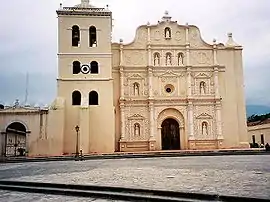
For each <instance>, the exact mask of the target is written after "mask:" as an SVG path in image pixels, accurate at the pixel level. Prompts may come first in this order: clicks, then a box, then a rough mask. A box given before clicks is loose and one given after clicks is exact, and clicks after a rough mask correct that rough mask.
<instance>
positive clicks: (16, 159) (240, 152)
mask: <svg viewBox="0 0 270 202" xmlns="http://www.w3.org/2000/svg"><path fill="white" fill-rule="evenodd" d="M230 155H270V152H266V151H265V150H217V151H184V152H152V153H150V152H148V153H147V152H146V153H118V154H92V155H84V156H83V157H79V158H76V157H74V156H55V157H2V158H0V163H26V162H46V161H71V160H99V159H125V158H134V159H135V158H159V157H189V156H190V157H195V156H230Z"/></svg>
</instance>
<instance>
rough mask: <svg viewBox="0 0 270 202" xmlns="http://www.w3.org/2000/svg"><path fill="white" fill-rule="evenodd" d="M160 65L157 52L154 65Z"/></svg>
mask: <svg viewBox="0 0 270 202" xmlns="http://www.w3.org/2000/svg"><path fill="white" fill-rule="evenodd" d="M158 65H159V55H158V54H155V58H154V66H158Z"/></svg>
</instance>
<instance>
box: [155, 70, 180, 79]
mask: <svg viewBox="0 0 270 202" xmlns="http://www.w3.org/2000/svg"><path fill="white" fill-rule="evenodd" d="M178 76H179V75H178V74H176V73H174V72H173V71H172V70H168V71H166V72H165V73H163V74H160V75H159V77H178Z"/></svg>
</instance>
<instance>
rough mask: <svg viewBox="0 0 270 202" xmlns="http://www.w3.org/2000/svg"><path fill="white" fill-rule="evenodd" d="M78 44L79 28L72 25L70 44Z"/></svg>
mask: <svg viewBox="0 0 270 202" xmlns="http://www.w3.org/2000/svg"><path fill="white" fill-rule="evenodd" d="M79 44H80V28H79V27H78V26H77V25H74V26H73V27H72V46H76V47H78V46H79Z"/></svg>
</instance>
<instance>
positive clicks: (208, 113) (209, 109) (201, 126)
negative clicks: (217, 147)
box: [194, 105, 216, 140]
mask: <svg viewBox="0 0 270 202" xmlns="http://www.w3.org/2000/svg"><path fill="white" fill-rule="evenodd" d="M194 120H195V123H194V133H195V138H196V139H197V140H211V139H215V132H216V127H215V107H214V105H210V106H194Z"/></svg>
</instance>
